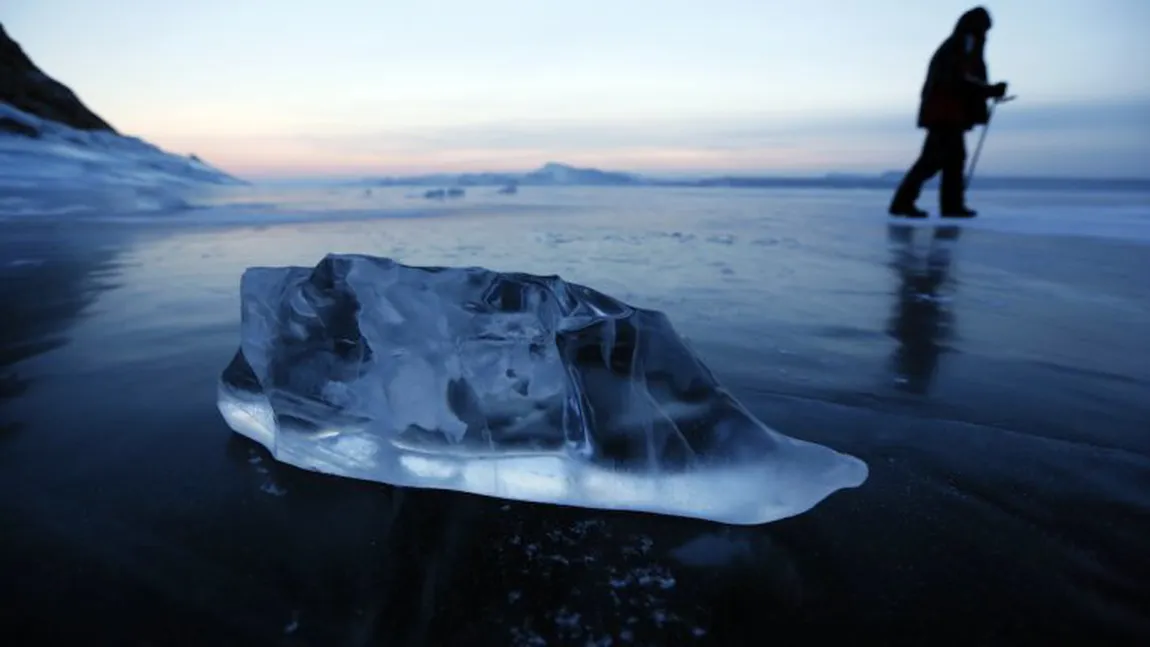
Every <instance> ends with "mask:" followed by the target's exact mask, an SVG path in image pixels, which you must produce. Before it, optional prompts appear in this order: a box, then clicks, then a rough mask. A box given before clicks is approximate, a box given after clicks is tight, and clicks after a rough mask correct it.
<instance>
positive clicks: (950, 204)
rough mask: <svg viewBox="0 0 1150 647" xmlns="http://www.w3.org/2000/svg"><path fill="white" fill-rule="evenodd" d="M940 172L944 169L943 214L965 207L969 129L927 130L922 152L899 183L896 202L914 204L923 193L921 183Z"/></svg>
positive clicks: (940, 200) (906, 204) (898, 204)
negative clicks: (967, 130)
mask: <svg viewBox="0 0 1150 647" xmlns="http://www.w3.org/2000/svg"><path fill="white" fill-rule="evenodd" d="M939 171H942V186H941V187H940V195H939V203H940V206H941V207H942V211H943V213H945V212H947V211H954V210H958V209H961V208H963V206H964V205H965V204H966V201H965V198H964V194H965V190H966V187H965V186H964V184H965V179H964V177H963V175H964V173H965V171H966V131H964V130H962V129H959V128H935V129H931V130H928V131H927V134H926V141H925V142H923V144H922V153H920V154H919V156H918V161H916V162H915V163H914V166H912V167H910V170H909V171H907V173H906V176H905V177H904V178H903V179H902V184H900V185H899V186H898V191H896V192H895V194H894V200H893V205H895V206H910V205H913V204H914V203H915V201H916V200H918V196H919V194H920V193H922V185H923V184H924V183H925V182H926V181H927V180H929V179H930V178H932V177H934V175H935V173H938V172H939Z"/></svg>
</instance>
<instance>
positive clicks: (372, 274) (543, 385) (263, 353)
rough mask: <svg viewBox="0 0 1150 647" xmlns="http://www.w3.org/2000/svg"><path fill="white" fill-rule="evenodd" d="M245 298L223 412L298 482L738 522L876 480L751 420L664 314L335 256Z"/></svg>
mask: <svg viewBox="0 0 1150 647" xmlns="http://www.w3.org/2000/svg"><path fill="white" fill-rule="evenodd" d="M240 289H241V302H242V324H241V342H240V349H239V351H238V352H237V353H236V355H235V357H234V359H233V360H232V362H231V364H230V365H229V366H228V367H227V368H226V369H225V370H224V372H223V374H222V376H221V378H220V384H219V400H218V406H219V410H220V413H221V414H222V415H223V417H224V419H225V420H226V421H227V423H228V425H229V426H231V428H232V429H234V430H235V431H236V432H238V433H240V434H242V435H244V436H247V437H249V438H251V439H253V440H255V441H256V442H258V443H260V444H262V445H264V446H265V447H267V448H268V449H269V450H270V451H271V452H272V454H273V455H274V456H275V457H276V458H277V459H278V460H280V461H283V462H286V463H289V464H292V465H295V466H297V467H301V468H305V469H311V470H316V471H319V472H324V473H328V474H335V475H340V476H346V477H351V478H357V479H365V480H370V481H378V482H383V483H390V484H394V485H401V486H412V487H424V488H437V489H447V490H457V491H461V492H470V493H474V494H481V495H488V496H494V497H502V498H507V499H517V500H523V501H533V502H540V503H553V504H560V505H570V506H581V507H588V508H603V509H618V510H636V511H647V512H654V513H662V514H668V515H677V516H685V517H696V518H702V519H710V520H714V521H719V522H725V523H732V524H759V523H766V522H770V521H774V520H777V519H781V518H784V517H789V516H792V515H796V514H800V513H802V512H804V511H806V510H809V509H810V508H812V507H813V506H815V505H816V504H817V503H819V502H820V501H821V500H823V499H824V498H826V497H827V496H829V495H830V494H831V493H833V492H835V491H836V490H839V489H842V488H850V487H856V486H859V485H861V484H862V483H863V482H864V481H865V480H866V478H867V466H866V464H865V463H864V462H862V461H861V460H859V459H857V458H855V457H852V456H848V455H845V454H841V453H838V452H836V451H834V450H832V449H829V448H827V447H824V446H821V445H817V444H813V443H809V442H805V441H800V440H797V439H794V438H790V437H787V436H784V435H782V434H780V433H778V432H775V431H773V430H771V429H769V428H768V427H767V426H766V425H764V424H763V423H761V422H760V421H758V420H757V419H755V418H754V416H752V415H751V414H750V413H749V412H748V411H747V410H746V409H745V408H744V407H743V406H742V405H740V404H739V403H738V402H737V401H736V400H735V399H734V398H733V397H732V396H731V394H730V393H728V392H727V391H726V390H725V389H724V388H723V387H722V386H721V385H720V384H719V383H718V382H717V380H716V379H715V377H714V376H713V375H712V374H711V372H710V371H709V370H708V369H707V367H705V366H704V365H703V363H702V362H701V361H700V360H699V358H698V357H697V356H696V355H695V354H694V353H693V352H692V351H691V350H690V348H689V347H688V346H687V344H686V343H685V341H684V340H683V339H682V338H681V337H680V336H679V335H678V334H677V333H676V332H675V330H674V329H673V328H672V326H671V324H670V322H669V321H668V319H667V317H666V316H665V315H663V314H662V313H660V312H657V311H653V310H645V309H640V308H635V307H632V306H629V305H627V304H625V303H622V302H620V301H617V300H615V299H613V298H611V297H609V296H607V295H604V294H602V293H599V292H596V291H595V290H592V289H590V288H587V287H583V286H580V285H576V284H573V283H567V282H565V281H563V280H562V279H560V278H559V277H557V276H534V275H530V274H519V273H500V272H494V271H490V270H486V269H482V268H435V267H426V268H425V267H411V266H405V265H402V264H399V263H397V262H395V261H393V260H390V259H386V258H375V257H370V256H360V255H328V256H327V257H325V258H324V259H323V260H322V261H321V262H320V263H319V264H318V265H317V266H316V267H315V268H314V269H309V268H301V267H283V268H268V267H255V268H249V269H248V270H247V271H246V272H244V275H243V278H242V280H241V288H240Z"/></svg>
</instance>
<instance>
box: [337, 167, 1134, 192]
mask: <svg viewBox="0 0 1150 647" xmlns="http://www.w3.org/2000/svg"><path fill="white" fill-rule="evenodd" d="M902 176H903V171H887V172H885V173H881V174H878V175H862V174H857V173H828V174H826V175H822V176H815V177H794V176H790V177H788V176H762V175H745V176H741V175H724V176H715V177H696V178H677V179H661V178H651V177H644V176H642V175H637V174H634V173H620V172H615V171H602V170H599V169H593V168H577V167H574V166H569V165H566V164H560V163H557V162H549V163H547V164H545V165H543V166H542V167H541V168H539V169H537V170H535V171H530V172H527V173H464V174H461V175H452V174H444V173H440V174H435V175H420V176H411V177H389V178H368V179H366V180H363V181H362V182H358V183H357V184H360V183H366V184H369V185H372V186H437V187H445V186H448V187H449V186H459V187H474V186H500V187H507V186H517V185H518V186H662V187H695V188H708V187H715V188H794V189H801V188H811V189H893V188H894V187H895V186H896V185H897V184H898V183H899V181H900V180H902ZM937 183H938V178H937V177H936V178H935V179H934V180H932V181H931V182H929V183H928V184H927V186H933V185H937ZM974 183H975V184H976V185H977V186H978V188H979V189H985V190H1034V191H1047V190H1075V191H1091V190H1096V191H1150V178H1147V179H1141V178H1125V179H1123V178H1118V179H1102V178H1098V179H1095V178H1051V177H1004V176H981V177H976V178H975V179H974Z"/></svg>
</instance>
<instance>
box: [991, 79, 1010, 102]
mask: <svg viewBox="0 0 1150 647" xmlns="http://www.w3.org/2000/svg"><path fill="white" fill-rule="evenodd" d="M1005 96H1006V82H1005V81H1000V82H998V83H995V84H994V85H992V86H990V98H992V99H1001V98H1002V97H1005Z"/></svg>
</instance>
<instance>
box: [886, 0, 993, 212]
mask: <svg viewBox="0 0 1150 647" xmlns="http://www.w3.org/2000/svg"><path fill="white" fill-rule="evenodd" d="M990 27H991V20H990V13H989V12H988V11H987V10H986V9H985V8H984V7H981V6H979V7H975V8H973V9H971V10H969V11H967V12H966V13H964V14H962V16H961V17H960V18H959V19H958V23H957V24H956V25H955V27H954V32H953V33H951V35H950V36H949V37H948V38H947V39H946V40H945V41H943V43H942V45H940V46H939V48H938V50H937V51H935V53H934V56H933V57H932V58H931V59H930V66H929V68H928V69H927V74H926V82H925V83H923V86H922V97H921V103H920V104H919V109H918V127H919V128H923V129H925V130H926V141H924V142H923V145H922V152H921V153H920V154H919V157H918V160H917V161H915V163H914V165H913V166H911V167H910V170H909V171H907V173H906V176H905V177H903V180H902V182H901V183H900V184H899V186H898V189H897V190H896V191H895V194H894V198H893V199H892V201H891V204H890V209H889V211H890V214H891V215H892V216H902V217H906V218H925V217H926V215H927V214H926V212H925V211H923V210H921V209H919V208H918V207H917V206H916V205H915V203H916V202H917V201H918V197H919V194H920V193H921V192H922V185H923V184H924V183H926V181H927V180H929V179H930V178H932V177H934V175H935V174H936V173H938V172H940V171H941V172H942V182H941V187H940V192H939V206H940V207H941V213H942V216H943V217H947V218H972V217H974V216H975V215H977V213H976V212H975V211H973V210H972V209H970V208H969V207H968V206H967V205H966V198H965V194H966V186H965V178H964V177H963V174H964V172H965V167H966V132H967V131H968V130H970V129H971V128H973V127H974V126H976V125H978V124H986V123H987V122H988V121H989V119H990V112H989V110H988V109H987V105H986V102H987V100H988V99H1001V98H1002V97H1004V96H1006V83H995V84H994V85H989V84H988V83H987V71H986V61H985V59H984V58H983V52H984V50H985V47H986V35H987V32H989V31H990Z"/></svg>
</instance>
